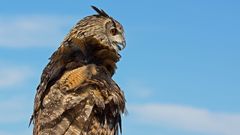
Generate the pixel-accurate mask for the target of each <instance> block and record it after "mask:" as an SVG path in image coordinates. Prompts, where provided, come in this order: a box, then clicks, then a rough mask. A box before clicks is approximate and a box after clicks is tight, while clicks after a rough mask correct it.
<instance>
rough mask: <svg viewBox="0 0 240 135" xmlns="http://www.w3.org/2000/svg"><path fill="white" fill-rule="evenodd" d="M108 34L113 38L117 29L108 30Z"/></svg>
mask: <svg viewBox="0 0 240 135" xmlns="http://www.w3.org/2000/svg"><path fill="white" fill-rule="evenodd" d="M110 33H111V34H112V35H113V36H114V35H116V34H117V29H115V28H113V29H111V30H110Z"/></svg>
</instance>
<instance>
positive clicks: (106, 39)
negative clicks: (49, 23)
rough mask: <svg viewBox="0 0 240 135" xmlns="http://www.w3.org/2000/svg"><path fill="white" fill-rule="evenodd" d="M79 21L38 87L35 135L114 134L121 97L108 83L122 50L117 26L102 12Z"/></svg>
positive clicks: (122, 109)
mask: <svg viewBox="0 0 240 135" xmlns="http://www.w3.org/2000/svg"><path fill="white" fill-rule="evenodd" d="M93 9H94V10H95V11H96V12H97V13H98V14H97V15H92V16H88V17H85V18H83V19H82V20H80V21H79V22H78V23H77V24H76V25H75V26H74V27H73V28H72V30H71V31H70V33H69V34H68V35H67V36H66V38H65V39H64V41H63V42H62V44H61V46H60V47H59V48H58V50H57V51H55V52H54V53H53V55H52V56H51V58H50V62H49V63H48V65H47V66H46V67H45V69H44V70H43V73H42V76H41V82H40V84H39V86H38V88H37V93H36V96H35V102H34V112H33V115H32V120H33V123H34V129H33V134H34V135H118V133H119V130H121V114H122V113H124V112H125V98H124V94H123V92H122V91H121V89H120V88H119V87H118V85H117V84H116V83H115V82H114V81H113V80H112V75H113V74H114V72H115V69H116V62H118V61H119V59H120V55H119V54H118V52H119V51H120V50H122V49H123V48H124V47H125V39H124V31H123V27H122V25H121V24H120V23H119V22H117V21H116V20H115V19H113V18H112V17H110V16H109V15H107V13H105V12H104V11H103V10H100V9H97V8H96V7H93Z"/></svg>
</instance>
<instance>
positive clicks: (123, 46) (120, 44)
mask: <svg viewBox="0 0 240 135" xmlns="http://www.w3.org/2000/svg"><path fill="white" fill-rule="evenodd" d="M117 46H118V50H119V51H121V50H123V49H124V48H125V47H126V41H125V40H123V41H122V42H120V43H118V44H117Z"/></svg>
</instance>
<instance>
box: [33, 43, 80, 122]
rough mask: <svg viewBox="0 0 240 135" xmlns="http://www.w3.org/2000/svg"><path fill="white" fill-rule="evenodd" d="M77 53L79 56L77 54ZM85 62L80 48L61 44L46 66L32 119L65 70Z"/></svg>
mask: <svg viewBox="0 0 240 135" xmlns="http://www.w3.org/2000/svg"><path fill="white" fill-rule="evenodd" d="M76 54H77V56H76ZM83 64H84V55H83V53H82V51H81V50H80V49H76V48H74V49H73V48H71V46H63V45H62V46H60V47H59V48H58V50H57V51H55V52H54V53H53V55H52V56H51V57H50V62H49V63H48V64H47V66H46V67H45V68H44V70H43V73H42V76H41V81H40V84H39V85H38V87H37V93H36V95H35V100H34V111H33V115H32V118H31V120H30V124H31V121H32V120H34V116H35V115H36V113H37V112H38V111H39V109H40V108H41V107H42V101H43V98H44V97H45V96H46V94H47V93H48V92H49V90H50V87H51V86H52V85H54V84H55V82H56V81H57V80H58V79H59V78H60V77H61V76H62V75H63V73H64V72H66V71H68V70H72V69H74V68H76V67H80V66H82V65H83Z"/></svg>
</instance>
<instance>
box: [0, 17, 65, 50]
mask: <svg viewBox="0 0 240 135" xmlns="http://www.w3.org/2000/svg"><path fill="white" fill-rule="evenodd" d="M67 20H68V19H67V17H54V16H18V17H4V16H0V47H15V48H22V47H36V46H39V47H42V46H58V45H59V44H60V43H61V40H62V39H63V38H64V37H63V36H62V35H64V34H63V31H62V29H63V28H64V27H65V26H66V25H67V23H69V22H67Z"/></svg>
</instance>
